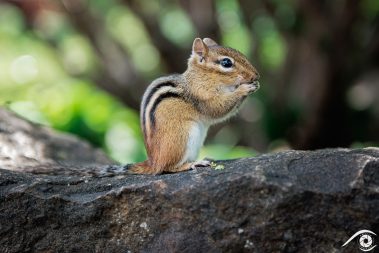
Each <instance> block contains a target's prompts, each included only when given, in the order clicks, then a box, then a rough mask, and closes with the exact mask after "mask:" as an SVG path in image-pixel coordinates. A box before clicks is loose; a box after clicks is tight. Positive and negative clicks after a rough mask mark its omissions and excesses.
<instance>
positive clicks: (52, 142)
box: [0, 108, 114, 171]
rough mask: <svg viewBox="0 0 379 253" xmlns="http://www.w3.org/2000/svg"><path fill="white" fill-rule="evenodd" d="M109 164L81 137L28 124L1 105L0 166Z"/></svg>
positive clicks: (18, 168) (26, 167) (101, 154)
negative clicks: (80, 138)
mask: <svg viewBox="0 0 379 253" xmlns="http://www.w3.org/2000/svg"><path fill="white" fill-rule="evenodd" d="M110 163H112V161H111V159H109V158H107V157H106V155H105V154H104V153H103V152H101V151H100V150H98V149H95V148H93V147H91V146H90V145H89V144H88V143H87V142H85V141H83V140H79V139H78V138H76V137H74V136H72V135H67V134H62V133H58V132H56V131H53V130H51V129H48V128H46V127H43V126H39V125H36V124H33V123H30V122H28V121H26V120H24V119H21V118H19V117H17V116H16V115H15V114H14V113H11V112H9V111H7V110H5V109H2V108H0V167H3V168H7V169H9V170H19V171H27V170H29V169H33V168H34V167H35V166H36V165H38V166H40V168H41V166H42V165H45V167H46V168H48V167H51V166H55V167H58V166H59V165H66V166H67V165H71V166H73V165H80V166H85V165H94V164H96V165H99V164H103V165H104V164H110ZM113 163H114V162H113Z"/></svg>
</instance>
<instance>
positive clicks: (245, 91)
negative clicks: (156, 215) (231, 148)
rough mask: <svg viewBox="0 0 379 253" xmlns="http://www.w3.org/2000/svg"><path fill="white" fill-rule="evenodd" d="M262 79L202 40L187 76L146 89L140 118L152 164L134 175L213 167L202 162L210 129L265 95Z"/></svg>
mask: <svg viewBox="0 0 379 253" xmlns="http://www.w3.org/2000/svg"><path fill="white" fill-rule="evenodd" d="M258 79H259V73H258V72H257V70H256V69H255V68H254V67H253V66H252V65H251V64H250V62H249V61H248V60H247V59H246V57H245V56H244V55H243V54H242V53H240V52H238V51H237V50H235V49H232V48H228V47H223V46H220V45H218V44H217V43H216V42H215V41H213V40H212V39H209V38H205V39H203V40H202V39H200V38H196V39H195V40H194V41H193V45H192V54H191V56H190V58H189V60H188V68H187V70H186V71H185V72H184V73H183V74H174V75H170V76H167V77H161V78H158V79H156V80H154V81H153V82H152V83H151V84H150V85H149V86H148V88H147V89H146V91H145V93H144V95H143V99H142V103H141V114H140V116H141V127H142V130H143V136H144V143H145V147H146V150H147V156H148V159H147V160H146V161H144V162H141V163H136V164H133V165H131V166H130V167H129V168H128V170H129V171H131V172H132V173H137V174H160V173H163V172H179V171H186V170H189V169H194V168H197V167H203V166H208V165H210V161H207V160H202V161H196V159H197V156H198V153H199V150H200V148H201V147H202V145H203V142H204V139H205V137H206V135H207V131H208V128H209V127H210V126H211V125H213V124H216V123H218V122H221V121H224V120H226V119H228V118H230V117H231V116H233V115H234V114H236V113H237V111H238V109H239V107H240V105H241V103H242V102H243V101H244V99H245V98H246V97H247V96H248V95H249V94H251V93H253V92H255V91H257V90H258V89H259V82H258Z"/></svg>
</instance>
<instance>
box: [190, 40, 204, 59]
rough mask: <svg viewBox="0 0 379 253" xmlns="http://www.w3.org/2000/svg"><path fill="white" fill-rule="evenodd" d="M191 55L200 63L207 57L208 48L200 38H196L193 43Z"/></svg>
mask: <svg viewBox="0 0 379 253" xmlns="http://www.w3.org/2000/svg"><path fill="white" fill-rule="evenodd" d="M192 54H193V55H197V56H199V57H200V62H201V61H202V60H203V59H204V58H205V57H206V56H207V55H208V46H207V45H206V44H205V43H204V42H203V41H202V40H201V39H200V38H196V39H195V40H194V41H193V45H192Z"/></svg>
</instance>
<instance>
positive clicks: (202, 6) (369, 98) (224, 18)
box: [0, 0, 379, 163]
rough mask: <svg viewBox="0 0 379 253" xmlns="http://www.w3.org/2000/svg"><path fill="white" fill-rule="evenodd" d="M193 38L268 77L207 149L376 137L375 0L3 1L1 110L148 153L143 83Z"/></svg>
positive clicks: (115, 147)
mask: <svg viewBox="0 0 379 253" xmlns="http://www.w3.org/2000/svg"><path fill="white" fill-rule="evenodd" d="M195 37H210V38H213V39H214V40H216V41H218V42H219V43H220V44H223V45H227V46H230V47H233V48H236V49H238V50H240V51H241V52H243V53H244V54H246V55H247V56H248V58H249V59H250V60H251V62H252V63H253V65H255V66H256V67H257V69H258V70H259V72H260V74H261V80H260V81H261V89H260V90H259V92H257V93H255V94H254V95H253V96H251V97H250V98H249V99H248V101H247V102H246V103H245V105H244V106H243V108H242V110H241V113H240V114H239V115H238V116H237V117H235V118H233V119H232V120H230V121H229V122H226V123H223V124H220V125H218V126H215V127H214V128H212V129H211V131H210V133H209V136H208V138H207V141H206V146H205V147H204V148H203V150H202V154H201V156H208V157H212V158H216V159H226V158H234V157H242V156H250V155H254V154H256V153H261V152H271V151H275V150H282V149H289V148H295V149H317V148H325V147H364V146H378V145H379V144H378V143H379V101H378V95H379V1H377V0H361V1H353V0H339V1H311V0H304V1H300V0H297V1H295V0H292V1H279V0H256V1H251V0H239V1H237V0H231V1H228V0H215V1H211V0H194V1H187V0H177V1H174V0H166V1H163V0H161V1H151V0H138V1H137V0H91V1H85V0H61V1H58V0H57V1H52V0H25V1H16V0H5V1H4V0H3V1H0V106H4V107H7V108H9V109H11V110H13V111H15V112H17V113H18V114H20V115H22V116H23V117H25V118H28V119H30V120H32V121H34V122H37V123H40V124H44V125H48V126H51V127H53V128H56V129H59V130H61V131H65V132H70V133H73V134H75V135H78V136H80V137H82V138H84V139H87V140H88V141H89V142H91V143H92V144H93V145H95V146H97V147H101V148H103V149H104V150H105V151H106V152H107V153H108V154H109V155H110V156H111V157H112V158H113V159H115V160H116V161H119V162H122V163H126V162H136V161H141V160H143V159H144V158H145V151H144V147H143V140H142V135H141V130H140V126H139V117H138V110H139V103H140V99H141V96H142V94H143V91H144V90H145V88H146V87H147V85H148V84H149V83H150V82H151V81H152V80H153V79H155V78H157V77H160V76H162V75H167V74H169V73H174V72H178V73H181V72H183V71H184V70H185V68H186V60H187V58H188V56H189V55H190V50H191V45H192V41H193V39H194V38H195Z"/></svg>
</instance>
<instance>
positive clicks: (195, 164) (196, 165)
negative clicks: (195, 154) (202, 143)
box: [190, 160, 211, 170]
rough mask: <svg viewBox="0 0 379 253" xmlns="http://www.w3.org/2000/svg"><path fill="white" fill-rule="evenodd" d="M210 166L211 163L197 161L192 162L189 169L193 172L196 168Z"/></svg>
mask: <svg viewBox="0 0 379 253" xmlns="http://www.w3.org/2000/svg"><path fill="white" fill-rule="evenodd" d="M210 165H211V161H208V160H201V161H197V162H194V163H192V164H191V167H190V168H191V169H192V170H194V169H196V168H198V167H209V166H210Z"/></svg>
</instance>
